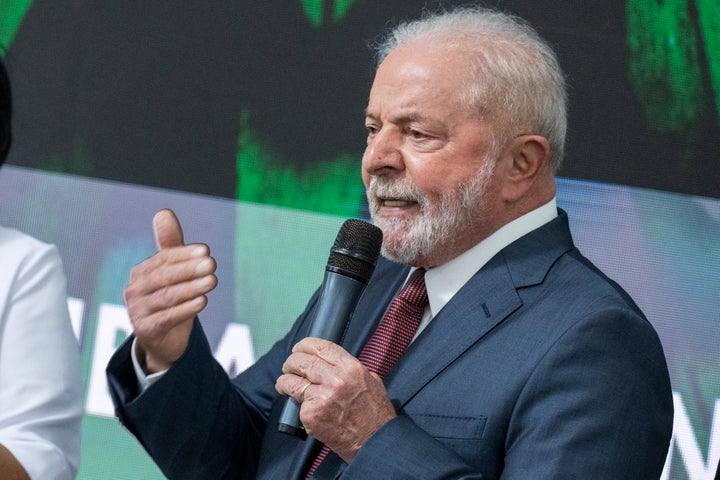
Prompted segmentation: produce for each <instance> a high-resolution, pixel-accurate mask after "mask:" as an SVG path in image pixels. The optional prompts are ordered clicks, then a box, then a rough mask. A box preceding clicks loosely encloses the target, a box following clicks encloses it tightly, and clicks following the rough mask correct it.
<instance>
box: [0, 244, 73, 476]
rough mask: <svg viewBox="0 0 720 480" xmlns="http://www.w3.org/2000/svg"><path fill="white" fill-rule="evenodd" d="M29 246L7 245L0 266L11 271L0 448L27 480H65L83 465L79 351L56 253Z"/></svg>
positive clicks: (3, 337)
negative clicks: (7, 248)
mask: <svg viewBox="0 0 720 480" xmlns="http://www.w3.org/2000/svg"><path fill="white" fill-rule="evenodd" d="M28 240H32V242H33V243H31V247H32V248H22V249H20V248H17V249H14V248H13V247H17V244H14V245H11V248H10V250H11V251H10V252H8V251H5V252H4V258H3V262H0V263H7V264H10V269H9V271H8V270H6V267H7V265H3V269H2V270H3V271H0V277H2V278H0V443H2V444H3V445H5V447H6V448H7V449H8V450H10V452H12V454H13V455H14V456H15V458H17V460H18V461H19V462H20V463H21V464H22V465H23V467H24V468H25V470H26V471H27V472H28V474H29V475H30V478H32V479H51V480H55V479H57V480H61V479H62V480H64V479H68V480H70V479H73V478H75V474H76V472H77V469H78V464H79V461H80V428H81V421H82V413H83V407H82V380H81V370H80V349H79V345H78V342H77V339H76V338H75V335H74V333H73V330H72V325H71V323H70V315H69V313H68V306H67V287H66V280H65V275H64V273H63V270H62V264H61V261H60V256H59V255H58V252H57V249H56V248H55V247H54V246H51V245H46V244H42V243H39V242H35V241H34V239H28ZM11 255H14V257H11ZM8 258H10V261H9V262H4V260H7V259H8Z"/></svg>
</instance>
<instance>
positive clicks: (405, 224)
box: [108, 8, 673, 480]
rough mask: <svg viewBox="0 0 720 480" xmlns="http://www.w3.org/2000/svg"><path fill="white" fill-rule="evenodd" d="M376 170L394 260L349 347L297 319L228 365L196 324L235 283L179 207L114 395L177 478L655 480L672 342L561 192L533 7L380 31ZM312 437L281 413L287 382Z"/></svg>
mask: <svg viewBox="0 0 720 480" xmlns="http://www.w3.org/2000/svg"><path fill="white" fill-rule="evenodd" d="M378 53H379V58H380V63H379V66H378V69H377V72H376V75H375V80H374V82H373V85H372V89H371V91H370V95H369V101H368V105H367V109H366V115H365V126H366V129H367V147H366V149H365V153H364V155H363V159H362V168H361V170H362V178H363V181H364V183H365V187H366V191H367V198H368V203H369V207H370V212H371V215H372V219H373V223H374V224H375V225H377V226H378V227H379V228H380V229H381V230H382V234H383V241H382V258H381V259H380V260H379V261H378V264H377V267H376V268H375V270H374V273H373V275H372V278H371V279H370V281H369V283H368V285H367V288H366V289H365V291H364V293H363V295H362V297H361V298H360V300H359V302H358V303H357V305H356V306H355V308H354V313H353V314H352V319H351V321H350V322H349V325H348V327H347V331H346V332H345V336H344V339H343V340H342V343H341V344H340V345H338V344H336V343H333V342H330V341H329V340H324V339H321V338H317V337H308V338H306V336H307V333H308V328H309V324H310V323H311V322H312V319H313V311H314V308H315V306H316V304H317V303H318V302H319V301H320V299H319V296H318V295H315V296H314V297H313V298H311V299H310V302H309V303H308V306H307V309H306V310H305V312H304V313H303V314H302V315H301V316H300V317H299V318H298V319H297V321H296V323H295V324H294V326H293V327H292V329H291V330H290V331H289V332H288V333H287V335H286V336H285V337H283V338H282V339H280V340H279V341H278V342H277V343H276V344H275V345H274V346H273V347H272V349H271V350H270V351H269V352H268V353H267V354H266V355H264V356H263V357H262V358H260V359H259V360H258V361H257V362H256V364H254V365H253V366H252V367H250V368H249V369H248V370H246V371H244V372H243V373H242V374H240V375H239V376H237V377H236V378H233V379H230V378H228V376H227V375H226V374H225V373H224V371H223V369H222V368H221V367H220V366H219V364H217V362H215V361H214V359H213V358H212V354H211V351H210V348H209V347H208V344H207V341H206V339H205V337H204V334H203V332H202V328H201V326H200V324H199V322H198V320H197V318H196V316H197V315H198V314H199V313H200V311H201V310H202V309H203V307H204V306H205V304H206V302H207V299H206V297H205V295H206V294H207V293H208V292H209V291H210V290H212V289H213V288H214V287H215V285H216V282H217V280H216V278H215V276H214V271H215V262H214V260H213V259H212V257H211V256H210V253H209V249H208V248H207V247H206V246H204V245H198V244H195V245H184V244H183V240H182V232H181V229H180V225H179V224H178V222H177V219H176V218H175V217H174V215H173V214H172V212H169V211H162V212H160V213H158V214H157V215H156V217H155V219H154V229H155V234H156V238H157V244H158V247H159V251H158V253H157V254H156V255H155V256H153V257H151V258H150V259H148V260H146V261H144V262H143V263H141V264H139V265H138V266H136V267H135V268H134V269H133V271H132V274H131V278H130V283H129V285H128V287H127V289H126V291H125V301H126V304H127V308H128V312H129V315H130V317H131V319H132V323H133V326H134V334H133V336H132V337H131V338H130V339H129V340H128V341H127V342H126V343H125V344H124V345H123V346H121V347H120V349H119V350H118V352H117V353H116V354H115V356H114V357H113V358H112V360H111V362H110V364H109V366H108V375H109V377H108V378H109V383H110V387H111V392H112V395H113V400H114V402H115V404H116V406H117V413H118V416H119V418H120V419H121V421H122V422H123V424H124V425H126V426H127V428H128V429H129V430H130V431H131V432H132V433H133V434H134V435H136V436H137V438H138V439H139V441H140V442H141V443H142V445H143V446H144V447H145V448H146V449H147V451H148V452H149V454H150V455H151V456H152V457H153V459H154V460H155V461H156V462H157V464H158V465H159V466H160V468H161V469H162V471H163V472H164V473H165V474H166V475H167V476H168V478H171V479H179V478H187V479H199V478H203V479H204V478H208V479H209V478H212V479H226V478H227V479H231V478H232V479H236V478H242V479H254V478H258V479H302V478H318V479H335V478H348V479H461V478H462V479H480V478H482V479H485V480H488V479H500V478H502V479H505V480H528V479H533V480H543V479H547V480H550V479H552V480H557V479H633V480H638V479H657V478H659V476H660V474H661V471H662V468H663V464H664V461H665V457H666V455H667V450H668V445H669V441H670V436H671V430H672V416H673V407H672V396H671V390H670V381H669V377H668V371H667V367H666V364H665V359H664V355H663V351H662V347H661V345H660V341H659V339H658V337H657V335H656V333H655V331H654V330H653V328H652V326H651V325H650V324H649V322H648V321H647V319H646V318H645V317H644V315H643V314H642V312H641V311H640V310H639V309H638V307H637V306H636V305H635V303H634V302H633V301H632V300H631V299H630V297H629V296H628V295H627V294H626V293H625V292H624V291H623V290H622V289H621V288H620V287H619V286H618V285H617V284H615V283H614V282H612V281H611V280H609V279H608V278H607V277H605V276H604V275H603V274H602V273H601V272H600V271H599V270H598V269H597V268H595V267H594V266H593V265H592V264H591V263H590V262H589V261H588V260H587V259H586V258H585V257H583V256H582V255H581V254H580V252H579V251H578V250H577V249H576V248H575V246H574V245H573V241H572V238H571V236H570V231H569V228H568V218H567V215H566V214H565V213H564V212H563V211H562V210H559V209H558V208H557V207H556V204H555V181H554V175H555V174H556V172H557V170H558V168H559V166H560V163H561V161H562V158H563V145H564V140H565V131H566V94H565V85H564V80H563V76H562V73H561V71H560V68H559V65H558V62H557V59H556V56H555V54H554V53H553V51H552V50H551V49H550V48H549V47H548V45H547V44H546V42H545V41H543V40H542V39H541V38H540V37H539V36H538V35H537V34H536V33H535V31H534V30H533V29H532V28H531V27H529V26H528V25H527V24H526V23H525V22H523V21H522V20H520V19H517V18H515V17H512V16H509V15H505V14H503V13H499V12H495V11H492V10H486V9H481V8H463V9H457V10H453V11H451V12H445V13H440V14H436V15H427V16H425V17H423V18H422V19H420V20H417V21H413V22H409V23H404V24H401V25H400V26H398V27H397V28H395V29H394V30H393V31H391V32H390V33H389V35H388V36H387V40H386V41H385V43H383V44H382V45H380V47H379V51H378ZM288 396H289V397H291V398H293V399H294V400H295V401H296V402H297V403H298V404H299V420H300V421H301V422H302V427H303V428H304V430H305V432H306V433H307V434H308V436H307V437H304V436H302V435H299V436H295V435H288V434H287V433H284V432H281V431H279V430H278V419H279V416H280V413H281V411H282V410H283V408H284V406H285V405H286V401H287V400H286V399H287V397H288Z"/></svg>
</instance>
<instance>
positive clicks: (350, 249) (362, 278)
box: [277, 220, 382, 437]
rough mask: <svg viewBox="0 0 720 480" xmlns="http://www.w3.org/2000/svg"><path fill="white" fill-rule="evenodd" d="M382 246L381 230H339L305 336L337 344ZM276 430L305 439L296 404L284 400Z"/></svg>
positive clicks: (357, 226)
mask: <svg viewBox="0 0 720 480" xmlns="http://www.w3.org/2000/svg"><path fill="white" fill-rule="evenodd" d="M381 244H382V231H381V230H380V229H379V228H377V227H375V226H374V225H371V224H369V223H367V222H364V221H362V220H347V221H346V222H345V223H344V224H343V226H342V227H341V228H340V232H339V233H338V236H337V238H336V239H335V244H333V247H332V248H331V249H330V258H329V259H328V264H327V266H326V268H325V277H324V279H323V283H322V286H321V287H320V293H319V295H318V300H317V303H316V304H315V308H314V309H313V313H312V316H313V318H312V321H311V322H310V325H309V327H308V333H307V335H306V336H308V337H317V338H323V339H325V340H329V341H331V342H334V343H340V342H341V341H342V339H343V336H344V334H345V330H346V328H347V325H348V323H349V321H350V318H351V317H352V314H353V311H354V310H355V305H357V302H358V300H359V299H360V297H361V296H362V293H363V292H364V291H365V287H366V286H367V283H368V282H369V281H370V277H371V276H372V272H373V270H375V264H376V263H377V257H378V255H379V254H380V245H381ZM277 428H278V430H279V431H281V432H283V433H287V434H290V435H295V436H298V437H305V436H306V435H307V434H306V433H305V429H304V427H303V426H302V423H301V422H300V404H299V403H298V402H297V401H295V399H294V398H292V397H288V398H287V400H286V402H285V406H284V408H283V411H282V413H281V415H280V419H279V420H278V427H277Z"/></svg>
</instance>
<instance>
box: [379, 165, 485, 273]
mask: <svg viewBox="0 0 720 480" xmlns="http://www.w3.org/2000/svg"><path fill="white" fill-rule="evenodd" d="M494 169H495V162H494V161H492V160H490V161H488V159H486V161H484V162H483V163H482V168H481V169H480V170H479V171H478V172H477V174H476V175H475V176H474V177H472V178H471V179H470V180H469V181H468V182H467V183H464V184H461V185H458V186H457V187H456V188H454V189H453V190H450V191H448V192H442V193H433V194H432V197H426V196H423V194H422V193H421V192H420V191H419V190H418V188H417V187H416V186H415V185H414V184H412V183H409V182H406V183H401V182H398V181H392V180H390V179H389V178H388V177H386V176H374V177H372V178H371V179H370V185H369V186H368V189H367V198H368V204H369V209H370V215H371V217H372V219H373V223H374V224H375V225H376V226H377V227H379V228H380V229H381V230H382V231H383V243H382V250H381V253H382V254H383V255H384V256H385V257H387V258H389V259H390V260H392V261H394V262H398V263H404V264H413V263H414V262H415V261H416V260H419V259H421V258H428V257H433V256H437V255H438V254H440V253H441V252H444V251H445V250H446V249H447V248H449V247H451V246H452V244H453V242H454V241H455V238H456V236H457V235H458V233H459V232H462V231H463V230H464V229H466V228H468V225H470V224H472V223H473V219H474V218H478V217H480V216H483V215H484V214H485V211H486V208H487V203H488V200H487V190H488V185H489V183H490V179H491V177H492V174H493V171H494ZM380 198H385V199H402V200H407V201H413V202H417V204H418V205H419V207H420V214H419V215H418V216H415V217H412V218H410V217H408V218H383V217H380V216H379V215H378V212H379V210H380V206H381V200H380Z"/></svg>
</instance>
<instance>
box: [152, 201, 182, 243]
mask: <svg viewBox="0 0 720 480" xmlns="http://www.w3.org/2000/svg"><path fill="white" fill-rule="evenodd" d="M153 233H154V234H155V245H157V248H158V250H162V249H164V248H169V247H180V246H182V245H184V240H183V232H182V228H181V227H180V221H179V220H178V219H177V217H176V216H175V213H174V212H173V211H172V210H170V209H169V208H166V209H163V210H160V211H159V212H158V213H156V214H155V217H153Z"/></svg>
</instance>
